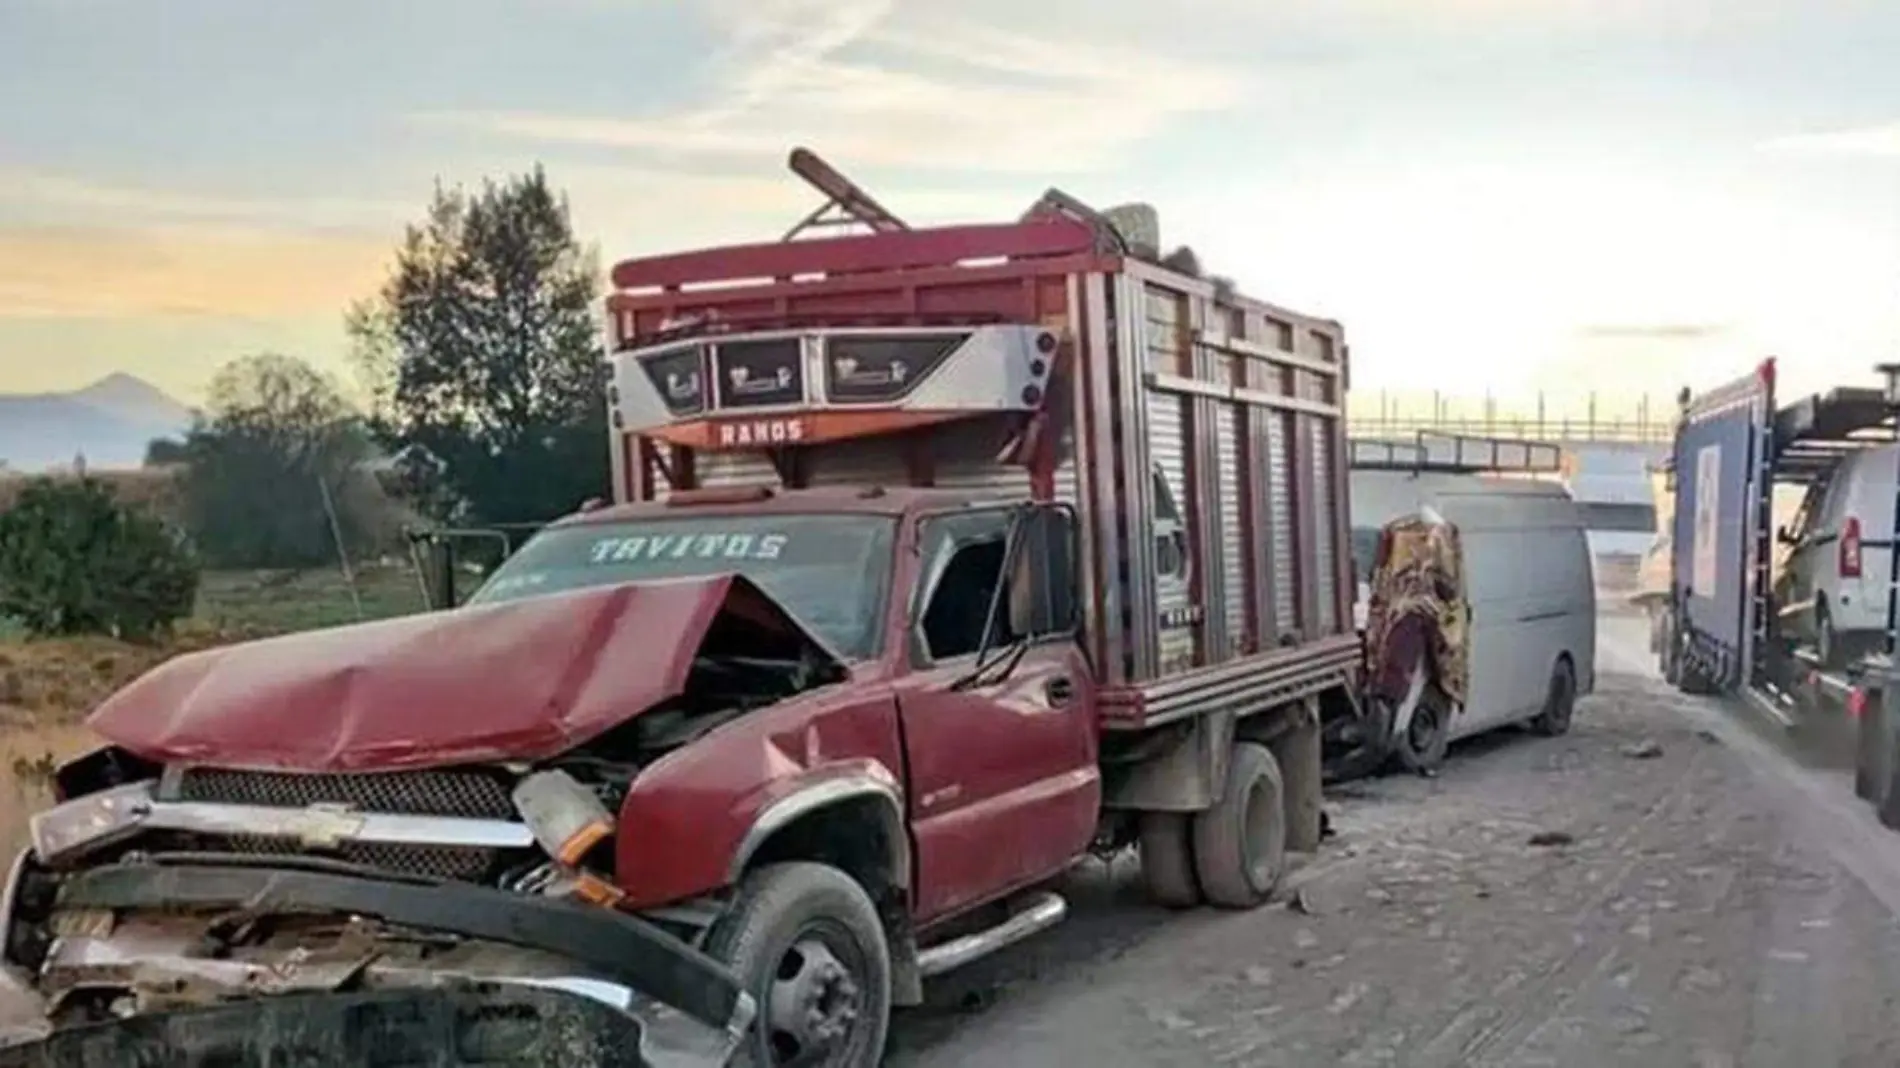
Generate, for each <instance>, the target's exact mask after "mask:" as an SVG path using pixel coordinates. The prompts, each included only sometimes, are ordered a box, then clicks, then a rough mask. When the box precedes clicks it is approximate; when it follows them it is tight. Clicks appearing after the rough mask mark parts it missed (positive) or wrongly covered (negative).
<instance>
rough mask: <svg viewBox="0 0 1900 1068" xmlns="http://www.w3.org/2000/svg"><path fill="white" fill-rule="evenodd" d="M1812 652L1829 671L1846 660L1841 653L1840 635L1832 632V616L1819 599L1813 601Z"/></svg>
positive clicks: (1838, 666)
mask: <svg viewBox="0 0 1900 1068" xmlns="http://www.w3.org/2000/svg"><path fill="white" fill-rule="evenodd" d="M1814 654H1815V656H1816V657H1818V658H1819V659H1820V661H1821V666H1822V667H1823V668H1826V669H1827V670H1829V671H1836V670H1839V668H1840V667H1841V665H1842V664H1843V663H1845V662H1846V659H1845V658H1844V657H1843V656H1842V655H1841V639H1840V635H1838V634H1836V633H1834V618H1833V617H1832V616H1831V615H1829V614H1828V610H1827V604H1826V602H1824V601H1820V600H1816V601H1815V602H1814Z"/></svg>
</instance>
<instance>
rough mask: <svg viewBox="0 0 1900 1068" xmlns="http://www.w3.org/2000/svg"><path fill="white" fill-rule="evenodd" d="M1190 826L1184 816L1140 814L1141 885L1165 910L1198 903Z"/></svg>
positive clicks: (1198, 882)
mask: <svg viewBox="0 0 1900 1068" xmlns="http://www.w3.org/2000/svg"><path fill="white" fill-rule="evenodd" d="M1190 825H1191V820H1190V819H1189V817H1188V816H1187V814H1186V813H1181V812H1144V813H1142V814H1141V827H1140V831H1139V833H1140V838H1141V840H1140V844H1139V848H1140V850H1141V881H1142V883H1143V885H1145V886H1146V887H1147V889H1148V897H1149V898H1150V899H1151V900H1153V901H1154V903H1155V904H1157V905H1161V906H1163V907H1164V908H1171V909H1191V908H1193V907H1194V906H1196V905H1198V904H1200V903H1201V882H1200V879H1199V878H1198V877H1196V876H1195V874H1194V844H1193V841H1192V838H1191V837H1190V833H1191V832H1190Z"/></svg>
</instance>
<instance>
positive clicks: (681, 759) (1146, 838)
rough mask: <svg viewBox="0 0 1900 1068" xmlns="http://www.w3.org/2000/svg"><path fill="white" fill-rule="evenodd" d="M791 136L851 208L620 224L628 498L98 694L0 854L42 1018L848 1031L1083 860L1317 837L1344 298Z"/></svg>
mask: <svg viewBox="0 0 1900 1068" xmlns="http://www.w3.org/2000/svg"><path fill="white" fill-rule="evenodd" d="M795 166H797V167H799V169H800V170H801V173H807V174H808V176H811V175H816V178H817V180H818V182H819V184H820V185H821V188H824V189H825V190H826V191H827V193H829V194H831V196H832V199H833V201H834V203H835V204H836V205H837V206H839V207H840V208H841V209H842V210H843V211H845V212H847V213H849V214H850V215H851V216H852V217H854V218H855V219H857V220H858V221H860V222H864V223H867V224H868V225H869V226H870V229H871V231H872V232H870V233H868V234H857V235H849V236H832V237H819V238H809V239H800V240H787V241H782V242H775V243H770V244H760V245H748V246H741V247H731V248H717V249H705V250H698V251H691V252H685V253H680V254H675V255H667V256H658V257H653V258H647V259H638V260H630V261H627V262H623V263H620V264H619V265H618V266H616V267H615V268H614V270H613V282H614V287H615V291H614V292H613V293H612V295H611V296H610V297H609V298H608V302H607V318H608V322H609V338H610V353H611V360H612V364H613V369H612V386H611V388H610V399H611V424H612V432H611V434H612V440H611V443H610V444H611V448H612V450H613V456H614V468H613V470H614V485H613V488H612V494H611V498H612V500H611V501H610V502H609V501H601V502H590V504H589V505H588V506H584V507H583V508H582V510H581V511H579V512H577V513H576V514H574V515H571V516H568V517H566V518H564V519H562V520H559V521H557V522H555V523H553V524H551V525H550V526H549V527H548V528H546V529H545V530H543V531H542V532H541V533H539V534H538V535H536V536H534V537H533V538H532V539H531V540H529V541H528V542H527V543H526V544H525V545H524V546H523V547H522V548H521V549H520V550H519V551H517V552H515V553H514V554H513V555H512V556H510V557H509V558H508V559H507V560H506V561H505V562H504V563H502V564H501V566H500V567H499V568H497V569H496V570H495V571H494V572H493V574H491V575H490V576H489V578H488V579H487V581H486V582H485V583H484V584H483V585H482V586H481V587H480V588H479V589H478V590H477V591H476V592H475V593H474V594H473V596H472V597H471V598H470V599H469V600H468V602H467V603H465V604H463V605H461V606H459V607H456V608H454V609H453V610H452V611H444V612H438V613H430V614H425V615H421V616H416V617H411V618H406V619H399V620H394V621H389V622H381V623H371V624H366V625H361V626H353V627H346V628H340V629H336V630H331V631H324V632H317V633H310V634H303V635H296V636H291V637H285V638H278V639H273V640H270V641H264V642H258V643H253V644H248V645H240V646H233V647H229V648H225V649H220V650H216V651H212V652H207V653H201V654H196V655H194V656H190V657H185V658H182V659H179V660H175V661H172V662H171V663H169V664H167V665H165V666H163V667H161V668H159V669H158V670H156V671H154V672H153V673H152V674H150V675H148V676H146V677H145V678H143V679H141V680H139V681H138V682H136V683H134V684H133V685H132V686H130V687H129V688H127V689H126V690H124V691H122V692H121V693H119V694H117V695H116V696H114V697H113V698H111V699H110V700H108V701H107V702H106V703H105V704H104V705H103V706H102V707H101V708H100V709H99V710H98V711H97V713H96V714H95V716H94V718H93V720H92V723H93V726H94V728H95V729H96V730H97V731H98V732H99V733H100V734H101V735H103V736H104V738H105V739H106V740H107V742H109V743H110V744H109V746H108V747H107V748H105V749H103V750H101V751H100V752H98V753H95V754H92V755H90V756H88V757H86V758H84V759H82V760H80V761H78V762H76V763H74V764H72V765H69V766H67V767H66V768H64V769H62V770H61V772H60V775H59V782H60V785H61V788H62V795H61V796H62V799H63V800H62V803H61V804H60V805H59V806H58V807H56V808H54V809H52V810H50V811H49V812H47V813H43V814H42V815H41V816H40V817H39V818H38V819H37V820H36V821H35V826H34V834H35V837H34V841H35V848H34V849H33V850H32V851H30V852H29V853H28V854H27V855H25V856H23V857H22V858H21V860H20V862H19V864H18V865H16V868H15V872H14V875H13V877H12V878H11V880H10V881H9V891H8V896H7V902H6V905H5V913H4V916H5V925H6V929H7V932H8V936H7V964H8V967H9V968H10V969H11V971H12V972H13V973H14V975H15V976H16V981H17V983H16V985H19V986H21V987H24V988H26V989H27V990H29V991H30V992H31V993H33V994H34V995H35V996H37V997H39V998H40V999H42V1001H43V1002H44V1003H45V1009H46V1012H47V1014H48V1016H49V1018H51V1019H52V1020H54V1021H55V1022H56V1023H58V1024H59V1025H61V1030H59V1031H56V1032H55V1033H54V1034H53V1035H52V1036H51V1037H50V1038H46V1039H43V1040H41V1042H40V1043H39V1046H38V1048H40V1049H42V1050H43V1049H48V1048H52V1047H53V1046H54V1045H56V1044H57V1043H59V1042H62V1041H64V1042H66V1043H67V1044H66V1046H64V1047H60V1049H61V1050H64V1051H66V1053H65V1055H67V1056H70V1057H78V1056H79V1054H74V1053H71V1052H70V1051H71V1050H73V1049H77V1048H79V1047H78V1046H76V1045H74V1043H76V1042H77V1041H79V1039H77V1038H74V1037H73V1036H80V1037H81V1038H90V1040H92V1041H95V1042H98V1043H102V1044H101V1045H98V1046H97V1047H96V1049H97V1050H111V1051H114V1052H118V1051H122V1050H124V1049H131V1048H133V1046H131V1045H125V1046H117V1045H106V1044H104V1043H111V1042H120V1041H123V1042H130V1041H132V1040H131V1039H126V1038H124V1036H125V1035H126V1034H127V1033H128V1031H130V1033H133V1034H134V1035H137V1036H142V1037H144V1038H145V1039H147V1040H163V1041H167V1042H170V1043H173V1044H174V1046H175V1047H177V1048H189V1049H195V1050H196V1049H202V1050H208V1051H214V1052H215V1051H216V1050H220V1049H227V1048H228V1049H241V1050H247V1051H248V1050H251V1049H253V1047H255V1046H257V1045H258V1044H260V1043H265V1042H277V1041H280V1040H284V1041H288V1039H284V1036H286V1035H289V1036H292V1037H293V1038H294V1039H295V1041H301V1042H306V1043H316V1044H319V1045H318V1046H313V1047H312V1048H319V1046H320V1043H321V1042H324V1041H328V1042H333V1043H340V1042H346V1041H358V1040H357V1039H353V1038H349V1037H347V1036H346V1035H345V1032H348V1031H352V1030H353V1031H355V1032H360V1031H361V1030H362V1028H363V1025H362V1024H360V1022H358V1023H351V1024H349V1026H344V1025H345V1023H346V1021H360V1020H361V1019H372V1020H375V1021H378V1023H377V1024H376V1025H375V1026H380V1027H383V1028H384V1029H386V1030H388V1031H391V1032H397V1033H402V1034H405V1035H416V1034H426V1035H440V1034H451V1033H457V1034H459V1033H461V1032H460V1031H458V1030H457V1029H458V1028H466V1027H467V1026H472V1025H469V1024H468V1021H469V1020H470V1019H476V1018H479V1019H483V1020H494V1019H501V1018H503V1017H505V1019H506V1021H507V1022H508V1024H507V1026H504V1024H503V1023H491V1025H490V1026H491V1029H492V1030H494V1031H495V1033H496V1034H497V1035H498V1036H506V1040H507V1041H516V1042H520V1043H526V1045H524V1046H523V1048H524V1049H525V1048H529V1047H532V1048H533V1049H535V1050H542V1051H543V1052H542V1055H545V1056H559V1055H565V1054H566V1052H567V1051H564V1050H556V1051H555V1052H554V1053H553V1054H548V1053H547V1052H546V1050H545V1049H544V1046H537V1045H534V1043H535V1042H536V1041H541V1042H543V1043H544V1044H545V1036H546V1035H547V1034H550V1033H554V1032H557V1031H558V1032H560V1033H562V1034H567V1033H570V1032H572V1033H582V1032H587V1033H604V1034H606V1035H607V1036H608V1037H607V1038H605V1039H602V1040H599V1041H597V1042H596V1044H595V1046H593V1047H590V1049H592V1050H594V1052H593V1053H590V1054H588V1056H595V1055H597V1056H600V1057H604V1058H607V1059H604V1060H602V1061H601V1063H656V1064H657V1063H666V1061H665V1057H666V1056H668V1055H669V1054H674V1053H678V1054H681V1055H682V1056H688V1055H690V1056H699V1057H701V1058H702V1060H701V1061H700V1062H699V1063H707V1062H712V1063H717V1062H719V1061H722V1060H723V1059H724V1058H725V1057H726V1056H727V1055H728V1054H729V1053H731V1054H735V1055H736V1056H737V1057H738V1059H739V1060H741V1061H742V1062H744V1063H754V1064H778V1063H801V1064H803V1063H813V1064H827V1065H852V1066H855V1065H871V1064H875V1063H877V1061H878V1060H879V1058H880V1056H881V1053H882V1049H883V1046H884V1042H885V1036H886V1032H887V1029H888V1026H889V1019H890V1013H891V1010H892V1007H893V1006H901V1005H906V1004H913V1003H916V1002H917V1001H918V1000H919V999H920V997H921V987H922V984H923V982H924V980H925V979H927V978H929V977H930V976H932V975H936V974H938V973H941V972H944V971H946V970H948V969H952V968H955V967H957V966H959V965H962V964H964V963H966V962H968V961H971V960H974V959H976V958H978V957H981V956H983V955H985V954H987V953H990V952H992V951H994V950H996V949H998V948H999V947H1001V946H1004V945H1007V944H1009V943H1011V942H1014V941H1016V940H1018V939H1021V938H1024V937H1026V936H1028V935H1030V934H1032V933H1034V932H1036V931H1039V930H1041V929H1044V928H1047V927H1049V926H1051V925H1053V924H1055V923H1057V922H1059V921H1060V920H1061V919H1062V918H1063V916H1064V911H1065V905H1064V902H1063V899H1062V898H1061V896H1060V895H1059V892H1058V889H1057V888H1058V887H1059V880H1060V878H1061V877H1062V876H1063V875H1064V873H1065V872H1067V871H1068V870H1069V869H1070V868H1071V867H1072V866H1073V865H1074V864H1075V863H1076V862H1077V861H1078V860H1079V859H1081V858H1084V857H1087V856H1088V855H1090V854H1091V853H1098V854H1099V853H1109V852H1113V851H1117V850H1121V849H1124V848H1127V847H1131V846H1133V847H1136V848H1138V850H1139V853H1140V857H1141V865H1142V872H1143V875H1144V877H1145V881H1146V884H1147V886H1148V887H1149V888H1150V890H1151V891H1152V893H1153V895H1154V897H1155V898H1156V899H1158V900H1159V901H1161V902H1163V903H1165V904H1167V905H1169V906H1174V907H1190V906H1194V905H1198V904H1201V903H1208V904H1212V905H1216V906H1220V907H1228V908H1247V907H1252V906H1256V905H1258V904H1260V903H1262V902H1264V901H1265V900H1267V898H1268V896H1269V895H1270V894H1271V893H1272V891H1273V890H1274V888H1275V886H1276V884H1277V883H1278V881H1279V879H1280V877H1281V875H1282V873H1283V871H1284V870H1285V867H1286V863H1287V859H1286V853H1287V851H1288V850H1301V851H1310V850H1314V849H1316V848H1317V847H1318V845H1319V840H1320V835H1321V813H1320V775H1321V752H1320V749H1321V745H1320V728H1319V725H1320V722H1321V720H1322V718H1324V717H1327V716H1329V715H1336V714H1341V713H1342V712H1349V711H1350V708H1351V706H1352V702H1353V692H1354V686H1355V676H1356V673H1357V670H1358V664H1359V658H1360V647H1359V642H1358V639H1357V637H1356V635H1355V634H1354V632H1353V629H1352V619H1351V613H1350V594H1351V590H1352V583H1351V580H1350V566H1351V565H1350V556H1349V549H1350V545H1349V538H1348V533H1347V531H1348V523H1347V516H1346V505H1345V501H1346V493H1345V478H1346V469H1347V456H1346V450H1345V445H1344V424H1343V421H1342V413H1343V411H1344V400H1345V390H1346V383H1347V352H1346V347H1345V344H1344V339H1343V336H1342V333H1341V330H1340V327H1339V325H1338V324H1337V323H1334V322H1331V321H1327V320H1323V319H1318V318H1315V317H1312V316H1308V315H1302V314H1299V313H1296V312H1292V311H1289V310H1287V309H1285V308H1280V307H1276V306H1273V305H1269V304H1265V303H1262V302H1259V301H1255V300H1251V299H1247V298H1244V297H1241V296H1239V295H1238V294H1236V293H1235V292H1234V291H1233V289H1232V286H1231V285H1230V284H1228V283H1226V282H1225V281H1223V280H1219V279H1210V278H1204V277H1200V276H1199V275H1198V273H1197V272H1194V271H1193V270H1192V266H1193V265H1192V264H1191V262H1189V261H1190V260H1191V257H1189V256H1179V255H1177V256H1174V257H1170V258H1168V260H1167V261H1166V262H1163V259H1162V257H1161V256H1160V255H1159V251H1160V250H1159V249H1158V248H1156V247H1153V246H1154V242H1153V240H1152V232H1151V231H1152V229H1153V228H1152V225H1151V224H1149V223H1144V222H1143V221H1142V216H1141V215H1140V214H1138V213H1137V214H1136V215H1134V216H1133V218H1134V219H1135V224H1134V225H1130V224H1129V223H1128V222H1127V221H1126V220H1127V219H1128V218H1129V216H1127V215H1123V216H1121V218H1122V219H1123V222H1122V224H1121V225H1117V224H1116V223H1114V222H1111V221H1110V220H1109V218H1107V217H1105V216H1103V215H1100V214H1097V213H1095V212H1093V211H1090V210H1088V209H1087V208H1084V207H1083V206H1081V205H1079V204H1077V203H1075V202H1074V201H1072V200H1070V199H1069V198H1067V197H1065V196H1063V195H1061V194H1059V193H1056V192H1054V191H1051V193H1050V194H1049V195H1046V196H1045V197H1044V198H1043V199H1042V200H1041V201H1039V202H1038V203H1037V204H1036V205H1035V207H1034V208H1033V209H1032V210H1031V211H1030V212H1028V213H1027V214H1026V215H1025V216H1023V217H1022V218H1021V219H1020V220H1018V221H1015V222H1008V223H1002V224H997V225H978V226H955V227H945V228H936V229H911V228H908V227H906V226H905V225H904V224H902V223H901V222H899V221H898V220H896V219H895V218H893V217H891V216H890V215H889V214H888V213H886V212H884V211H883V210H882V209H881V208H879V207H878V206H877V205H876V204H875V202H873V201H871V200H870V199H869V198H868V197H867V196H865V195H863V194H862V192H861V191H859V190H857V189H856V188H855V187H852V186H850V185H849V183H846V182H844V181H843V180H842V179H840V178H838V177H837V176H836V175H835V174H833V173H830V172H827V171H823V170H822V169H821V168H820V167H818V166H817V165H816V164H815V160H813V159H812V158H811V157H809V156H803V157H802V158H801V157H798V156H795ZM1144 231H1146V232H1144ZM1184 268H1186V269H1184ZM378 998H380V999H382V1000H381V1001H377V1000H376V999H378ZM498 1004H499V1005H501V1006H502V1008H500V1009H498V1008H497V1005H498ZM365 1014H367V1015H365ZM484 1014H486V1015H484ZM260 1019H268V1020H269V1021H270V1023H269V1024H268V1025H267V1026H263V1027H259V1026H257V1025H256V1023H255V1022H256V1021H258V1020H260ZM550 1020H553V1021H555V1022H556V1023H562V1022H563V1021H564V1020H571V1021H572V1022H573V1026H572V1027H568V1028H567V1029H566V1030H563V1029H562V1027H556V1026H553V1025H552V1024H551V1023H550ZM91 1021H107V1022H101V1023H94V1024H93V1025H92V1026H90V1027H88V1026H86V1025H87V1023H88V1022H91ZM233 1021H248V1023H236V1022H233ZM563 1026H566V1025H565V1023H563ZM511 1027H512V1030H511V1029H510V1028H511ZM405 1028H407V1029H406V1030H405ZM430 1028H435V1029H436V1030H430ZM371 1029H372V1030H374V1027H372V1028H371ZM589 1029H591V1031H590V1030H589ZM537 1035H539V1036H543V1037H542V1038H539V1039H537V1038H535V1037H534V1036H537ZM101 1036H106V1037H101ZM416 1041H440V1040H439V1039H417V1040H416ZM494 1041H495V1042H497V1043H501V1042H503V1041H504V1038H503V1037H497V1038H495V1040H494ZM219 1043H224V1045H223V1046H220V1045H219ZM320 1048H321V1049H323V1050H324V1051H325V1052H326V1055H335V1056H336V1057H337V1061H338V1063H342V1062H344V1061H346V1060H347V1061H348V1062H349V1063H356V1061H355V1059H354V1053H356V1052H360V1050H361V1048H363V1047H349V1048H348V1049H345V1048H344V1047H343V1046H335V1047H334V1048H333V1047H331V1046H320ZM425 1048H427V1047H425ZM629 1051H639V1052H638V1054H637V1055H638V1056H639V1057H640V1058H642V1059H640V1060H633V1059H623V1060H618V1061H615V1060H612V1059H611V1058H612V1057H613V1056H620V1057H623V1058H626V1057H629V1056H630V1055H631V1054H630V1053H629ZM522 1056H523V1057H524V1058H526V1057H527V1056H528V1054H525V1053H524V1054H522ZM108 1059H109V1058H108ZM214 1061H215V1057H214V1056H212V1055H210V1054H207V1055H206V1056H205V1057H204V1058H203V1062H204V1063H213V1062H214ZM580 1062H581V1063H585V1062H586V1057H585V1056H583V1057H581V1059H580ZM36 1063H39V1062H36ZM60 1063H73V1064H78V1063H94V1062H87V1061H83V1060H81V1059H71V1060H67V1061H63V1062H60ZM97 1063H106V1061H103V1060H102V1061H98V1062H97ZM115 1063H116V1062H115ZM128 1063H130V1062H128ZM167 1063H171V1062H167ZM215 1063H230V1062H227V1061H215ZM429 1063H437V1062H433V1061H432V1062H429ZM439 1063H455V1064H461V1063H471V1064H473V1063H490V1062H489V1061H480V1060H477V1059H474V1058H472V1057H470V1058H467V1059H466V1060H454V1061H448V1060H444V1061H441V1062H439ZM497 1063H499V1062H497ZM507 1063H517V1062H514V1061H509V1062H507ZM521 1063H528V1061H526V1060H523V1061H522V1062H521ZM549 1063H552V1061H550V1062H549ZM562 1063H575V1060H574V1059H573V1057H572V1056H569V1059H567V1060H565V1061H562Z"/></svg>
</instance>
